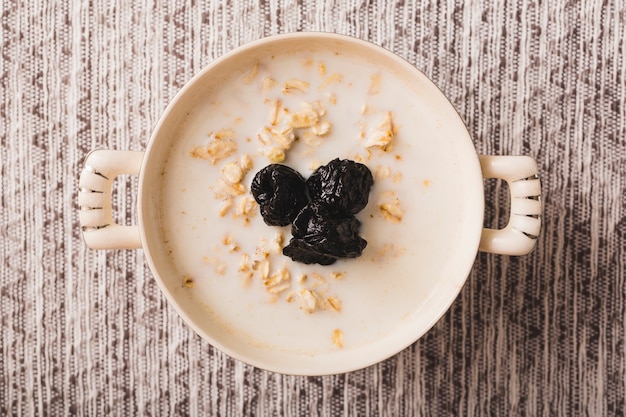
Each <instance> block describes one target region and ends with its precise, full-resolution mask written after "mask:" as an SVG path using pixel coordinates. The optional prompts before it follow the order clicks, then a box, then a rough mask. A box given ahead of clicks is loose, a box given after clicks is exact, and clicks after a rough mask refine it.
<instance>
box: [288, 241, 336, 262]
mask: <svg viewBox="0 0 626 417" xmlns="http://www.w3.org/2000/svg"><path fill="white" fill-rule="evenodd" d="M283 255H285V256H289V257H290V258H291V259H292V260H293V261H295V262H302V263H303V264H320V265H331V264H334V263H335V262H336V261H337V258H336V257H334V256H328V255H322V254H321V253H317V252H316V251H315V249H314V248H313V247H311V245H309V244H308V243H306V242H305V241H304V240H302V239H297V238H295V237H293V238H291V240H290V241H289V244H288V245H287V246H285V247H284V248H283Z"/></svg>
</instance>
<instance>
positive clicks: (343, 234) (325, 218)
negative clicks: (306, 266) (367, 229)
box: [283, 200, 367, 265]
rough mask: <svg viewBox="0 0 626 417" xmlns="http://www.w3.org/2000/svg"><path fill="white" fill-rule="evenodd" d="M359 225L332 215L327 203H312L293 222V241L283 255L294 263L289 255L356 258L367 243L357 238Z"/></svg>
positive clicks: (355, 219)
mask: <svg viewBox="0 0 626 417" xmlns="http://www.w3.org/2000/svg"><path fill="white" fill-rule="evenodd" d="M360 226H361V222H359V221H358V220H357V218H356V217H354V216H352V215H348V216H337V215H333V214H332V213H331V210H330V207H328V205H327V204H326V203H324V202H322V201H319V200H315V201H312V202H311V203H309V204H308V205H307V206H306V207H304V208H303V209H302V211H300V213H299V214H298V216H297V217H296V219H295V220H294V221H293V224H292V227H291V234H292V235H293V239H292V240H291V241H290V242H289V245H287V246H286V247H285V248H284V249H283V254H285V255H287V256H290V257H291V258H292V259H293V260H299V259H296V258H294V257H293V256H292V255H293V254H294V253H296V254H301V253H303V252H304V253H306V254H307V255H309V256H311V257H313V258H314V255H323V256H327V257H334V258H356V257H358V256H360V255H361V253H362V252H363V249H364V248H365V246H366V245H367V241H366V240H365V239H363V238H362V237H360V236H359V227H360ZM290 246H292V247H291V248H290ZM296 249H297V251H296ZM300 257H302V256H300ZM301 262H302V261H301ZM317 263H320V262H317ZM326 265H328V264H326Z"/></svg>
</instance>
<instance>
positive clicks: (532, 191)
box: [478, 155, 542, 255]
mask: <svg viewBox="0 0 626 417" xmlns="http://www.w3.org/2000/svg"><path fill="white" fill-rule="evenodd" d="M479 160H480V166H481V169H482V172H483V178H499V179H503V180H505V181H506V182H507V184H508V186H509V191H510V192H511V211H510V214H509V216H510V217H509V222H508V224H507V225H506V227H505V228H504V229H499V230H497V229H487V228H484V229H483V233H482V236H481V238H480V246H479V247H478V250H480V251H482V252H491V253H499V254H501V255H526V254H527V253H530V252H531V251H532V250H533V249H534V247H535V243H536V241H537V238H538V237H539V232H540V230H541V210H542V202H541V183H540V181H539V171H538V169H537V162H535V160H534V159H532V158H531V157H528V156H493V155H480V156H479Z"/></svg>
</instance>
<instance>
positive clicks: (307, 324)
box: [161, 53, 464, 354]
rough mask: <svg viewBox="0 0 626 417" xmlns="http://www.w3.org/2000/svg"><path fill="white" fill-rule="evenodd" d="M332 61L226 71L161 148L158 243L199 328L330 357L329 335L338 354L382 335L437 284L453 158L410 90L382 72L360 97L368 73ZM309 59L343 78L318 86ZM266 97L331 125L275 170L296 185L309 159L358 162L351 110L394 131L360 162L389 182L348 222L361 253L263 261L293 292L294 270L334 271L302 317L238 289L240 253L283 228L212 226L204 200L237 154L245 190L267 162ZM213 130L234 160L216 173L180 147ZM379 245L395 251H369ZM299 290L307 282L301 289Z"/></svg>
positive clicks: (290, 61) (229, 221)
mask: <svg viewBox="0 0 626 417" xmlns="http://www.w3.org/2000/svg"><path fill="white" fill-rule="evenodd" d="M344 58H345V57H337V56H334V54H332V53H316V54H315V55H314V56H313V55H304V54H298V55H285V56H280V57H276V58H275V59H268V60H266V61H264V62H261V63H260V64H259V67H258V72H257V74H256V77H255V78H254V79H253V80H252V82H250V83H246V82H244V78H245V77H246V74H233V76H232V78H231V79H228V80H226V81H225V82H223V83H221V88H219V89H217V90H216V91H214V93H213V94H211V95H207V97H206V100H205V101H204V103H203V104H202V105H201V106H198V107H197V108H196V109H195V110H194V111H193V112H192V113H191V114H190V115H189V117H188V120H187V122H186V124H185V125H184V128H183V130H182V131H181V132H180V135H179V137H178V138H177V139H176V140H175V141H173V143H174V145H173V146H172V149H171V152H170V155H169V159H168V161H167V164H166V167H165V170H164V175H163V176H162V181H163V183H162V187H163V191H162V198H161V201H162V204H161V222H162V232H163V239H164V240H165V241H167V244H168V246H169V248H170V249H171V255H172V259H173V260H174V262H175V264H176V265H177V268H178V270H179V277H178V279H180V281H181V285H182V282H183V276H185V275H188V276H191V277H193V278H194V286H193V287H192V288H189V289H186V291H189V293H190V299H191V300H192V302H194V303H201V304H202V305H204V306H205V308H206V320H217V321H219V322H220V323H221V324H222V325H223V326H224V328H225V329H227V331H229V332H232V333H234V334H237V335H239V336H240V337H241V338H242V340H244V341H246V342H250V343H253V344H255V345H257V346H261V347H267V348H272V349H281V350H283V349H284V350H288V351H292V352H302V353H306V354H315V353H320V352H324V351H328V350H336V349H338V348H337V347H336V346H335V345H333V344H332V342H331V333H332V331H333V329H340V330H341V331H342V332H343V333H344V339H343V340H344V349H349V348H350V347H356V346H359V345H363V344H367V343H368V342H370V341H372V340H374V339H377V338H380V337H383V336H384V335H386V334H387V333H389V332H393V331H394V328H396V326H398V325H401V323H402V322H403V320H404V319H406V318H407V317H410V316H412V315H415V314H420V308H421V307H422V306H423V305H424V303H425V301H426V300H427V299H428V298H429V297H431V296H432V295H433V293H434V292H435V291H437V290H438V289H440V286H439V283H440V282H441V280H442V279H443V278H445V276H446V265H447V263H448V262H449V259H448V258H449V256H450V253H449V248H451V247H453V246H454V245H455V244H456V243H455V239H456V236H457V231H456V230H457V227H458V225H459V224H460V223H461V222H462V221H463V218H461V217H460V216H459V213H460V212H462V210H459V206H458V205H460V204H463V203H462V200H463V199H462V198H461V197H460V196H462V195H463V194H464V190H462V189H460V183H459V182H458V181H455V180H454V175H449V170H450V169H454V164H455V157H456V156H455V151H454V147H453V140H452V139H453V138H446V137H442V136H441V134H440V133H438V129H439V127H440V123H442V121H440V120H438V119H437V115H436V114H435V113H434V112H433V111H432V110H431V109H430V107H429V106H428V103H427V102H425V101H424V100H423V98H422V97H421V96H420V91H416V90H415V89H414V88H413V87H411V86H409V85H408V84H406V83H404V82H402V81H401V80H397V79H395V78H393V77H392V76H390V75H389V74H382V75H381V83H380V88H379V93H378V94H375V95H372V94H370V93H369V92H368V91H369V89H370V85H371V82H372V77H374V76H376V75H378V74H379V70H378V68H377V67H376V66H374V65H373V64H371V63H367V62H363V61H362V60H359V59H344ZM310 60H312V62H311V63H309V62H308V61H310ZM320 63H323V64H324V65H325V66H326V76H328V75H330V74H332V73H340V74H341V75H342V78H343V81H342V82H341V83H331V84H329V85H328V86H327V87H326V88H323V89H321V90H320V89H319V88H318V87H319V86H320V85H321V84H322V82H323V78H322V77H321V75H320V73H319V69H318V66H319V64H320ZM266 76H269V77H272V78H273V79H275V80H276V81H277V85H276V86H275V87H274V88H273V89H271V90H269V91H265V90H264V89H263V88H262V80H263V78H265V77H266ZM291 78H298V79H302V80H305V81H308V82H309V83H310V84H311V87H310V89H309V91H308V92H307V93H306V94H305V93H293V94H284V93H282V91H281V88H282V84H283V83H284V82H285V81H287V80H289V79H291ZM328 93H332V94H334V95H335V96H336V98H337V100H336V104H331V103H330V102H329V100H328ZM277 98H279V99H281V100H282V101H283V103H284V105H285V107H287V108H289V109H290V110H292V111H295V110H296V109H297V108H298V107H300V105H301V103H302V102H313V101H316V100H319V101H321V102H322V103H323V104H324V106H325V107H326V110H327V114H326V116H325V118H326V120H328V121H330V123H331V124H332V127H331V132H330V134H329V135H328V136H326V137H325V138H323V139H322V145H321V146H320V147H319V148H317V149H315V152H314V153H312V154H309V153H310V152H309V151H310V149H309V148H308V147H307V146H306V145H305V144H304V143H302V142H301V141H300V142H297V143H295V144H294V146H293V147H292V148H291V149H290V150H289V151H288V153H287V159H286V160H285V161H284V162H283V163H284V164H286V165H289V166H291V167H292V168H294V169H296V170H298V171H299V172H301V173H302V174H303V176H305V177H307V176H308V175H309V174H310V173H311V172H312V171H311V169H310V168H309V165H310V163H311V161H315V160H317V161H321V162H323V163H326V162H328V161H330V160H331V159H333V158H336V157H339V158H349V159H354V155H355V154H360V155H363V156H365V155H366V151H365V149H364V147H363V146H362V145H361V143H360V142H359V140H358V135H359V122H360V121H361V120H362V119H363V117H364V116H363V115H362V114H361V109H362V106H363V105H367V106H368V107H369V108H370V109H372V110H373V111H374V112H377V113H380V112H384V111H391V112H392V113H393V119H394V123H395V125H396V127H397V131H398V133H397V136H396V137H395V139H394V148H393V150H392V151H391V152H388V153H385V152H382V151H379V150H374V151H373V157H372V158H371V160H369V161H366V162H365V163H366V165H368V167H369V168H370V169H371V171H372V173H375V172H376V169H377V167H378V166H388V167H389V168H390V170H391V176H390V177H389V178H387V179H383V180H377V181H376V182H375V184H374V187H373V189H372V193H371V195H370V203H369V204H368V206H367V207H366V208H365V209H364V210H363V211H362V212H361V213H359V214H357V218H358V219H360V220H361V222H362V228H361V232H362V233H361V234H362V236H363V237H364V238H365V239H366V240H367V241H368V246H367V247H366V249H365V251H364V252H363V255H362V256H361V257H360V258H358V259H349V260H341V261H339V262H337V263H336V264H334V265H331V266H326V267H323V266H319V265H303V264H299V263H294V262H292V261H291V260H290V259H289V258H287V257H285V256H282V255H273V256H272V260H271V263H272V266H273V267H279V266H283V265H285V266H287V268H288V269H289V270H290V272H291V274H292V288H293V289H297V288H299V287H300V285H299V284H298V282H297V277H298V276H299V275H300V274H301V273H307V274H309V275H310V274H311V273H312V272H314V271H315V272H318V273H319V274H320V275H323V276H325V277H328V276H329V275H330V273H331V272H342V273H344V277H343V279H341V280H335V279H328V282H329V290H328V295H336V296H337V297H338V298H339V299H340V300H341V301H342V311H341V312H340V313H337V312H332V311H317V312H315V313H313V314H306V313H305V312H303V311H302V310H300V309H299V308H298V306H297V303H288V302H286V301H285V297H284V295H285V294H286V293H287V292H289V291H287V292H286V293H284V294H283V295H282V296H281V297H280V298H279V299H278V300H277V301H275V302H272V301H271V297H270V296H269V295H268V294H267V293H266V291H265V289H264V288H263V287H262V284H261V283H260V282H259V280H258V279H255V280H253V281H252V283H251V284H250V286H249V287H244V286H243V285H242V282H241V279H240V273H239V272H238V268H239V263H240V258H241V253H249V254H251V255H252V254H253V253H254V250H255V247H256V246H257V245H258V243H259V241H260V240H261V239H262V238H263V237H265V238H266V239H267V240H269V241H271V240H272V239H273V238H274V236H275V235H276V233H277V231H279V230H282V232H283V236H284V238H285V241H286V242H287V241H288V239H289V237H290V233H289V230H290V229H289V227H284V228H276V227H269V226H267V225H265V223H264V222H263V220H262V218H261V216H260V215H258V214H257V215H256V216H255V217H253V218H251V220H250V223H249V224H248V225H247V226H245V225H244V222H243V219H242V218H232V217H231V215H230V214H228V215H226V216H225V217H223V218H222V217H220V216H219V214H218V211H219V207H220V205H221V202H220V201H219V200H216V198H215V196H214V192H213V191H212V187H214V186H215V185H216V182H217V180H218V178H220V177H221V173H220V169H221V167H222V166H223V164H225V163H226V162H229V161H233V160H237V158H238V156H239V155H241V154H242V153H247V154H249V155H250V156H251V157H252V158H253V161H254V168H253V169H252V171H250V172H249V173H248V174H247V175H246V176H245V178H244V180H243V181H242V182H243V183H244V184H245V186H246V189H247V190H249V184H250V182H251V180H252V178H253V176H254V174H255V173H256V172H257V171H258V170H259V169H261V168H262V167H264V166H265V165H267V164H268V163H269V161H268V159H267V157H265V156H263V155H260V154H259V149H260V146H259V144H258V142H257V140H256V135H257V132H258V131H259V129H260V128H261V127H262V126H264V125H267V124H268V114H269V105H268V104H267V103H266V100H268V99H269V100H273V99H277ZM222 129H231V130H233V131H234V132H235V137H236V138H237V139H236V140H237V144H238V152H237V154H236V155H233V156H232V157H229V158H226V159H224V160H222V161H220V162H218V163H217V164H216V165H211V163H210V162H209V161H206V160H202V159H194V158H192V157H191V156H190V151H191V149H193V148H194V147H195V146H198V145H204V144H206V143H207V142H208V140H209V137H208V134H209V132H215V131H219V130H222ZM248 138H249V139H250V140H249V141H248V140H247V139H248ZM396 172H401V176H402V179H401V181H399V182H394V181H393V179H392V178H393V174H394V173H396ZM459 174H461V175H462V173H459ZM386 191H394V192H395V193H396V195H397V196H398V197H399V199H400V201H401V205H402V208H403V209H404V211H405V215H404V217H403V220H402V222H401V223H399V224H394V223H392V222H390V221H388V220H385V219H384V218H383V217H382V216H381V215H380V212H379V210H378V207H377V202H378V200H379V197H380V195H381V193H383V192H386ZM225 235H230V236H232V238H233V240H234V242H236V243H237V244H238V245H239V246H240V247H241V250H240V251H238V252H236V253H229V251H228V249H227V248H226V247H225V246H224V245H223V244H222V243H221V242H222V238H223V237H224V236H225ZM286 242H285V244H286ZM389 245H393V247H394V248H396V251H395V252H394V251H388V252H387V254H386V255H381V254H380V252H381V251H382V249H383V248H384V247H386V246H389ZM207 256H208V257H211V258H219V259H220V260H221V261H223V262H225V263H226V265H227V267H226V270H225V273H224V274H223V275H220V274H218V273H216V271H215V268H214V266H212V265H210V264H207V263H206V262H205V261H203V258H205V257H207ZM311 283H312V280H311V279H310V278H309V280H308V282H307V286H309V284H311Z"/></svg>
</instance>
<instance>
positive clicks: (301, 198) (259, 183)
mask: <svg viewBox="0 0 626 417" xmlns="http://www.w3.org/2000/svg"><path fill="white" fill-rule="evenodd" d="M250 189H251V191H252V195H253V196H254V199H255V200H256V202H257V203H258V204H259V207H260V208H261V216H263V220H264V221H265V223H266V224H268V225H270V226H287V225H288V224H289V223H291V222H292V221H293V220H294V219H295V218H296V216H297V215H298V213H299V212H300V210H301V209H302V208H303V207H304V206H305V205H306V204H307V203H308V201H309V200H308V197H307V193H306V183H305V181H304V178H302V175H300V174H299V173H298V172H297V171H294V170H293V169H291V168H289V167H288V166H285V165H280V164H271V165H268V166H266V167H265V168H263V169H262V170H260V171H259V172H257V174H256V175H255V176H254V179H253V180H252V185H251V187H250Z"/></svg>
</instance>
